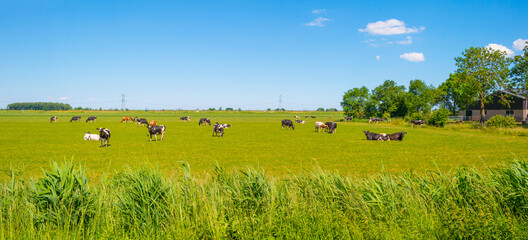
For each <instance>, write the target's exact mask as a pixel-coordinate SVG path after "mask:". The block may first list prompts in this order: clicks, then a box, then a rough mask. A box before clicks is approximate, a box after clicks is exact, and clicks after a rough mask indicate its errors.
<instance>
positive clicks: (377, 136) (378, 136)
mask: <svg viewBox="0 0 528 240" xmlns="http://www.w3.org/2000/svg"><path fill="white" fill-rule="evenodd" d="M363 132H364V133H365V136H366V137H367V140H374V141H376V140H377V141H390V138H389V136H388V135H387V134H385V133H373V132H369V131H363Z"/></svg>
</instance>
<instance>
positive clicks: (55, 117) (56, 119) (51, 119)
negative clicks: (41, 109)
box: [50, 116, 59, 123]
mask: <svg viewBox="0 0 528 240" xmlns="http://www.w3.org/2000/svg"><path fill="white" fill-rule="evenodd" d="M58 120H59V118H58V117H57V116H54V117H51V118H50V123H53V122H57V121H58Z"/></svg>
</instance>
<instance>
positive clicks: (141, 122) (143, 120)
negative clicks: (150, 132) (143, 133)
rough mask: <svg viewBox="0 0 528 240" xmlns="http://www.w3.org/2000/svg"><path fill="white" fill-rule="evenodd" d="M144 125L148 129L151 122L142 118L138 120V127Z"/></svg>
mask: <svg viewBox="0 0 528 240" xmlns="http://www.w3.org/2000/svg"><path fill="white" fill-rule="evenodd" d="M143 124H145V126H147V127H148V126H149V122H148V121H147V119H145V118H141V119H138V120H137V125H138V126H141V125H143Z"/></svg>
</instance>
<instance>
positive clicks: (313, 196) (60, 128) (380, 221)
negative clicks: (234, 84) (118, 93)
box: [0, 111, 528, 239]
mask: <svg viewBox="0 0 528 240" xmlns="http://www.w3.org/2000/svg"><path fill="white" fill-rule="evenodd" d="M53 115H57V116H58V117H59V122H57V123H50V122H49V117H50V116H53ZM74 115H81V116H82V117H83V121H82V122H77V123H70V122H69V119H70V118H71V117H72V116H74ZM92 115H94V116H97V117H98V121H97V123H85V122H84V120H85V119H86V117H88V116H92ZM187 115H189V116H191V119H192V122H191V123H184V122H181V121H180V120H179V118H180V117H182V116H187ZM294 115H299V116H303V117H304V116H306V115H314V116H316V118H315V119H313V118H301V119H303V120H306V121H307V123H306V124H296V128H295V130H286V129H284V130H283V129H281V126H280V125H281V124H280V120H281V119H284V118H290V119H293V116H294ZM123 116H139V117H144V118H147V119H148V120H156V121H157V122H158V123H159V124H164V125H166V126H167V132H166V137H165V140H164V141H157V142H149V141H148V136H147V130H146V127H138V126H136V125H134V124H133V123H120V120H121V118H122V117H123ZM200 117H209V118H211V120H212V122H213V123H214V122H217V121H218V122H220V123H229V124H232V128H229V129H227V130H226V131H225V135H224V137H223V138H219V137H212V127H211V126H198V122H197V121H198V119H199V118H200ZM330 117H332V118H330ZM340 119H342V117H341V116H340V114H339V113H315V112H286V113H284V112H280V113H265V112H126V113H123V112H56V113H55V112H28V111H25V112H12V111H1V112H0V127H1V130H2V134H1V135H0V143H1V144H0V152H1V153H2V154H1V155H0V168H1V169H2V170H3V171H2V172H4V173H7V174H4V175H3V176H2V178H1V179H0V238H1V239H452V238H456V239H472V238H475V239H489V238H492V239H495V238H498V239H526V238H527V237H528V224H527V221H526V219H527V218H528V210H527V209H528V180H527V179H528V163H527V162H526V161H525V156H526V153H527V151H526V147H524V145H525V142H526V139H527V138H526V135H528V134H527V130H526V129H524V128H521V127H518V128H515V129H510V130H505V129H474V127H472V125H471V124H450V125H448V126H447V127H445V128H441V129H440V128H433V127H423V128H411V127H410V126H409V125H408V124H407V123H405V122H403V121H402V120H401V119H396V120H394V121H393V122H392V123H380V124H368V123H367V122H366V121H365V120H357V121H354V122H350V123H343V122H339V123H338V127H337V133H336V134H328V133H317V132H315V131H314V130H315V127H314V122H315V121H327V120H333V121H339V120H340ZM97 127H106V128H109V129H111V131H112V137H111V138H110V146H108V147H102V148H101V147H99V146H100V142H99V141H85V140H83V136H84V133H85V132H88V131H90V132H95V131H96V128H97ZM364 130H369V131H374V132H385V133H393V132H401V131H405V132H407V133H408V134H407V135H405V137H404V140H403V141H401V142H399V141H390V142H378V141H367V140H365V136H364V134H363V132H362V131H364ZM65 160H66V161H65Z"/></svg>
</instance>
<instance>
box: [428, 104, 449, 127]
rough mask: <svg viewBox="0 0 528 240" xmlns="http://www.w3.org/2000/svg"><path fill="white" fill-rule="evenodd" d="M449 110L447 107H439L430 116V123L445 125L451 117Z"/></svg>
mask: <svg viewBox="0 0 528 240" xmlns="http://www.w3.org/2000/svg"><path fill="white" fill-rule="evenodd" d="M449 113H450V112H449V110H447V109H445V108H441V109H438V110H436V111H434V112H433V114H432V115H431V118H429V123H428V124H429V125H433V126H437V127H444V126H445V124H446V122H447V120H448V119H449Z"/></svg>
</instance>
